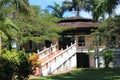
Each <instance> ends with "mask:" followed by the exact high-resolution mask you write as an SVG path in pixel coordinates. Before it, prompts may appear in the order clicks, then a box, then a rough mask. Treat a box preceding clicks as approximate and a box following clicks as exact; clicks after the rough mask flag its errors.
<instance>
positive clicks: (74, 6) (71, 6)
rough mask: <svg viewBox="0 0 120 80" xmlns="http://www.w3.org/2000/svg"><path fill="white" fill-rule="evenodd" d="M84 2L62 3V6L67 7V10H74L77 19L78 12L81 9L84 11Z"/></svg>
mask: <svg viewBox="0 0 120 80" xmlns="http://www.w3.org/2000/svg"><path fill="white" fill-rule="evenodd" d="M85 2H86V1H85V0H72V2H70V1H64V2H63V6H66V7H69V8H67V9H68V10H72V9H74V10H75V11H77V14H76V16H78V17H79V16H80V11H81V10H82V9H85V6H86V4H85Z"/></svg>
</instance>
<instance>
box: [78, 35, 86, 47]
mask: <svg viewBox="0 0 120 80" xmlns="http://www.w3.org/2000/svg"><path fill="white" fill-rule="evenodd" d="M78 46H85V36H79V37H78Z"/></svg>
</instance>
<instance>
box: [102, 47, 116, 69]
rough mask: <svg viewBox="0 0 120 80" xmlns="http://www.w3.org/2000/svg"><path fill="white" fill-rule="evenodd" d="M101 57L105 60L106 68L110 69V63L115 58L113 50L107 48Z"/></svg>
mask: <svg viewBox="0 0 120 80" xmlns="http://www.w3.org/2000/svg"><path fill="white" fill-rule="evenodd" d="M101 55H102V56H103V58H104V60H105V67H106V68H108V67H109V63H110V62H111V61H113V57H114V55H113V52H112V50H111V49H109V48H106V49H104V50H103V51H102V52H101Z"/></svg>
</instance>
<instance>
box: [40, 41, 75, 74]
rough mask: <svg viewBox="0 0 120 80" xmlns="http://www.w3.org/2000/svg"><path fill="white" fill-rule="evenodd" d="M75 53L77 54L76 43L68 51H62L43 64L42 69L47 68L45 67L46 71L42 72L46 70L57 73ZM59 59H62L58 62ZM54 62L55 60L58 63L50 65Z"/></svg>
mask: <svg viewBox="0 0 120 80" xmlns="http://www.w3.org/2000/svg"><path fill="white" fill-rule="evenodd" d="M75 53H76V43H75V44H73V45H71V46H70V47H67V49H65V50H63V51H61V52H60V53H59V54H56V55H55V56H54V57H52V58H51V59H48V60H47V61H46V62H44V63H42V64H41V67H45V66H47V67H45V69H42V71H46V69H47V70H48V71H49V72H53V71H55V70H56V69H57V68H58V67H59V66H60V65H62V64H63V63H64V62H65V61H67V59H69V58H70V57H71V56H72V55H74V54H75ZM57 58H58V59H59V58H60V59H59V60H56V59H57ZM53 60H55V61H56V62H55V63H53V64H50V63H51V62H52V61H53ZM48 67H49V69H48Z"/></svg>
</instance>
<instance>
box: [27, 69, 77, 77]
mask: <svg viewBox="0 0 120 80" xmlns="http://www.w3.org/2000/svg"><path fill="white" fill-rule="evenodd" d="M72 70H75V68H73V69H68V70H63V71H59V72H56V73H53V74H51V75H48V76H55V75H58V74H64V73H67V72H70V71H72ZM34 78H40V76H35V75H30V76H29V79H34Z"/></svg>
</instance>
